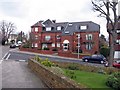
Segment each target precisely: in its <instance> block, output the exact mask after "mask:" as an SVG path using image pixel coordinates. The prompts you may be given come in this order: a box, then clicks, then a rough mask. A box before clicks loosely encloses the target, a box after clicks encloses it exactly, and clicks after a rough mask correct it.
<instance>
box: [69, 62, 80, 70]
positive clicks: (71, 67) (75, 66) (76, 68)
mask: <svg viewBox="0 0 120 90" xmlns="http://www.w3.org/2000/svg"><path fill="white" fill-rule="evenodd" d="M68 69H70V70H79V67H78V65H77V64H75V63H72V64H70V65H69V66H68Z"/></svg>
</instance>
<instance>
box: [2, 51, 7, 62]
mask: <svg viewBox="0 0 120 90" xmlns="http://www.w3.org/2000/svg"><path fill="white" fill-rule="evenodd" d="M7 55H8V52H7V53H6V54H5V55H4V57H3V58H2V60H3V59H4V58H5V57H6V56H7Z"/></svg>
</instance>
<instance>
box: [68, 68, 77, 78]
mask: <svg viewBox="0 0 120 90" xmlns="http://www.w3.org/2000/svg"><path fill="white" fill-rule="evenodd" d="M66 74H67V76H68V77H70V78H71V79H74V78H76V76H75V72H74V71H73V70H67V71H66Z"/></svg>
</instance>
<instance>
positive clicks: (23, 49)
mask: <svg viewBox="0 0 120 90" xmlns="http://www.w3.org/2000/svg"><path fill="white" fill-rule="evenodd" d="M20 51H28V52H35V53H40V54H50V55H51V54H54V53H55V52H54V51H50V50H38V49H35V48H34V49H32V48H22V47H20Z"/></svg>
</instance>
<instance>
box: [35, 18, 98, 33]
mask: <svg viewBox="0 0 120 90" xmlns="http://www.w3.org/2000/svg"><path fill="white" fill-rule="evenodd" d="M33 26H42V27H52V30H51V31H49V32H62V35H72V34H73V33H74V32H91V31H97V32H100V25H98V24H96V23H94V22H92V21H84V22H59V23H56V22H53V21H51V20H50V19H48V20H46V21H39V22H37V23H36V24H34V25H33ZM58 26H61V28H62V30H57V27H58ZM81 26H86V29H85V30H83V29H81ZM43 32H47V31H45V30H43Z"/></svg>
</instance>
